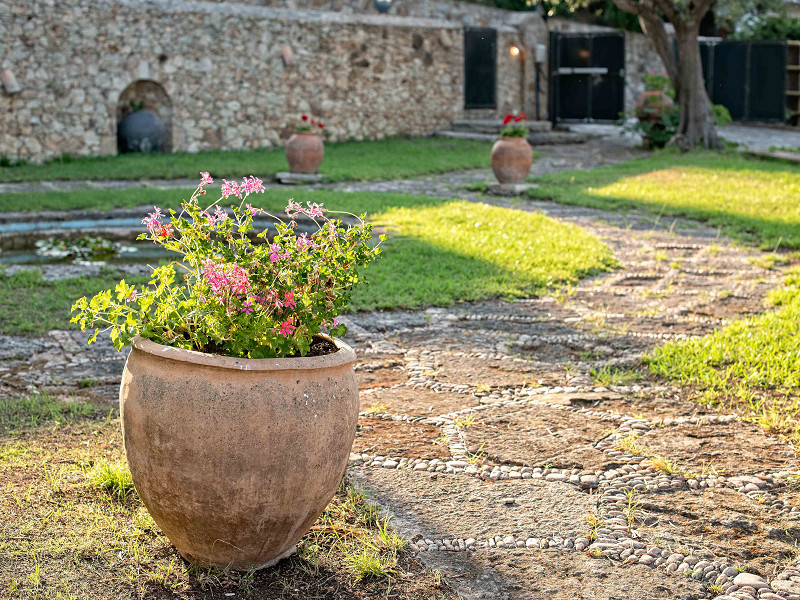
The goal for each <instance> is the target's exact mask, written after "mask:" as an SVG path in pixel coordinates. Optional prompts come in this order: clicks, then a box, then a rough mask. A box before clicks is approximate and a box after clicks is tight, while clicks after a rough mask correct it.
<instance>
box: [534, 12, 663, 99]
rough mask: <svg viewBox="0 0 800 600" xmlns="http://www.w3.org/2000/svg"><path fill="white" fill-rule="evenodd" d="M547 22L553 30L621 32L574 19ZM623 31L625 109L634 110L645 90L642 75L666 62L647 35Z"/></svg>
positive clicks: (566, 31) (660, 68) (661, 70)
mask: <svg viewBox="0 0 800 600" xmlns="http://www.w3.org/2000/svg"><path fill="white" fill-rule="evenodd" d="M547 24H548V26H549V27H550V30H551V31H563V32H565V33H595V32H597V33H600V32H609V33H619V30H617V29H612V28H610V27H603V26H600V25H592V24H588V23H581V22H580V21H576V20H573V19H560V18H556V19H550V20H549V21H548V22H547ZM622 33H623V34H624V35H625V110H626V111H632V110H633V104H634V102H635V100H636V97H637V96H638V95H639V94H640V93H641V92H642V91H644V81H643V80H642V77H643V76H644V75H646V74H647V73H648V72H650V71H657V72H663V71H664V63H663V62H662V61H661V57H659V56H658V54H657V53H656V51H655V48H653V45H652V44H651V43H650V40H648V39H647V37H646V36H645V35H643V34H641V33H634V32H632V31H624V32H622Z"/></svg>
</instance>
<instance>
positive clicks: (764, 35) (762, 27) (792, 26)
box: [735, 16, 800, 40]
mask: <svg viewBox="0 0 800 600" xmlns="http://www.w3.org/2000/svg"><path fill="white" fill-rule="evenodd" d="M735 37H736V38H737V39H740V40H800V19H797V18H789V17H785V16H782V17H762V18H760V19H756V20H755V21H754V22H752V23H750V24H749V25H748V26H746V27H745V28H743V29H742V30H741V31H738V32H736V35H735Z"/></svg>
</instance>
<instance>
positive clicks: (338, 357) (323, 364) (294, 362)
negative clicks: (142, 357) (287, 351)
mask: <svg viewBox="0 0 800 600" xmlns="http://www.w3.org/2000/svg"><path fill="white" fill-rule="evenodd" d="M322 337H326V336H322ZM329 339H330V340H331V341H332V342H333V343H334V344H335V345H336V347H337V348H338V350H337V351H336V352H334V353H333V354H325V355H323V356H302V357H297V358H236V357H234V356H219V355H218V354H208V353H206V352H198V351H197V350H184V349H183V348H173V347H172V346H164V345H162V344H157V343H156V342H153V341H151V340H148V339H145V338H143V337H140V336H138V335H137V336H136V337H134V338H133V341H132V342H131V346H132V347H133V348H136V349H137V350H139V351H141V352H145V353H147V354H152V355H153V356H158V357H161V358H167V359H170V360H179V361H181V362H187V363H192V364H196V365H203V366H207V367H216V368H218V369H235V370H239V371H291V370H296V371H305V370H309V369H329V368H332V367H340V366H342V365H348V364H350V363H353V362H355V361H356V353H355V351H353V349H352V348H351V347H350V346H348V345H347V344H345V343H344V342H343V341H342V340H340V339H338V338H329Z"/></svg>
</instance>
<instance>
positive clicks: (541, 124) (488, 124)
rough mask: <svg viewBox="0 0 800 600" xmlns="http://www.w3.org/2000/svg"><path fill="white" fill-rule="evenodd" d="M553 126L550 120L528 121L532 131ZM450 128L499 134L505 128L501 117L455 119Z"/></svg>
mask: <svg viewBox="0 0 800 600" xmlns="http://www.w3.org/2000/svg"><path fill="white" fill-rule="evenodd" d="M552 127H553V124H552V123H550V121H528V131H530V132H532V133H534V132H536V133H541V132H545V131H550V130H551V129H552ZM450 129H451V130H453V131H471V132H478V133H494V134H499V133H500V132H501V131H502V130H503V122H502V120H501V119H457V120H455V121H453V124H452V126H451V127H450Z"/></svg>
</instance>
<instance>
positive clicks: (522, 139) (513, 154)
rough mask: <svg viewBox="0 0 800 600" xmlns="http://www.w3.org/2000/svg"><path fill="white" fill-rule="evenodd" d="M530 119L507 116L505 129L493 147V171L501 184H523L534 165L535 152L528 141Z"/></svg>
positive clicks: (504, 120) (521, 114)
mask: <svg viewBox="0 0 800 600" xmlns="http://www.w3.org/2000/svg"><path fill="white" fill-rule="evenodd" d="M527 121H528V117H527V116H526V115H525V113H524V112H520V113H519V115H516V116H515V115H511V114H509V115H506V117H505V119H503V125H504V126H505V129H503V131H502V132H501V133H500V139H499V140H497V141H496V142H495V143H494V146H493V147H492V171H494V176H495V177H496V178H497V181H499V182H500V183H522V182H523V181H525V179H526V178H527V177H528V173H529V172H530V170H531V165H532V164H533V150H531V146H530V144H529V143H528V140H527V139H526V136H527V135H528V123H527Z"/></svg>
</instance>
